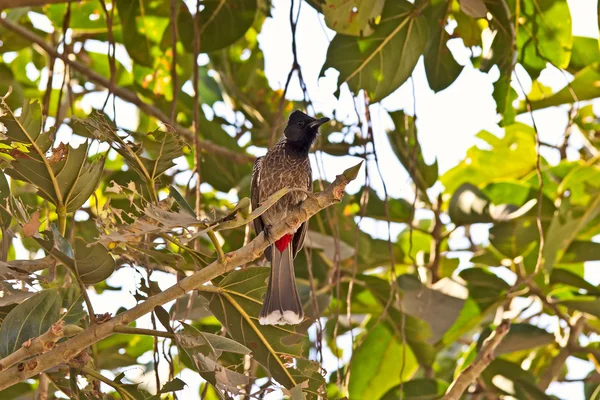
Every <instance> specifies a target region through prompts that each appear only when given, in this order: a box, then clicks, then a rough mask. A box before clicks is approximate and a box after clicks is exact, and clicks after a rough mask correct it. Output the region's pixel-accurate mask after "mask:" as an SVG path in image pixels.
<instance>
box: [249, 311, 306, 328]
mask: <svg viewBox="0 0 600 400" xmlns="http://www.w3.org/2000/svg"><path fill="white" fill-rule="evenodd" d="M258 322H259V323H260V324H261V325H297V324H299V323H300V322H302V317H301V316H300V315H298V314H296V313H295V312H294V311H289V310H288V311H284V312H283V315H282V314H281V311H279V310H277V311H273V312H271V313H270V314H269V315H265V316H264V317H260V318H259V319H258Z"/></svg>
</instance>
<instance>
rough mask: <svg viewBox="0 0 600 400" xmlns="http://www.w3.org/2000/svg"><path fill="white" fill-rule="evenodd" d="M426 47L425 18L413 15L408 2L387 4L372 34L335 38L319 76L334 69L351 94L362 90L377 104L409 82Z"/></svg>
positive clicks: (411, 7) (337, 36) (339, 35)
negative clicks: (364, 36) (359, 36)
mask: <svg viewBox="0 0 600 400" xmlns="http://www.w3.org/2000/svg"><path fill="white" fill-rule="evenodd" d="M426 44H427V22H426V20H425V18H424V17H422V16H416V15H415V13H414V12H413V6H412V4H410V3H409V2H407V1H404V0H402V1H388V2H386V3H385V6H384V8H383V11H382V15H381V23H380V24H379V25H378V26H377V27H376V28H375V32H373V34H372V35H370V36H368V37H366V38H356V37H352V36H345V35H341V34H338V35H336V36H335V38H334V39H333V40H332V41H331V43H330V45H329V49H328V50H327V59H326V61H325V65H323V69H322V70H321V75H323V74H324V73H325V71H326V70H327V69H328V68H335V69H337V70H338V71H339V72H340V76H339V78H338V79H339V80H340V81H341V82H340V83H339V84H340V85H341V84H342V83H347V84H348V86H349V87H350V90H351V91H352V92H354V93H358V91H359V90H360V89H364V90H365V91H366V92H367V93H368V95H369V98H370V100H371V101H372V102H376V101H379V100H381V99H383V98H384V97H386V96H387V95H389V94H390V93H392V92H393V91H394V90H396V89H397V88H398V87H399V86H400V85H402V84H403V83H404V82H405V81H406V80H407V79H408V77H409V76H410V74H411V73H412V70H413V69H414V67H415V65H416V64H417V61H418V59H419V57H420V56H421V54H423V51H424V50H425V45H426Z"/></svg>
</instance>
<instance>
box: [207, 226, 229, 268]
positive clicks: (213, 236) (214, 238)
mask: <svg viewBox="0 0 600 400" xmlns="http://www.w3.org/2000/svg"><path fill="white" fill-rule="evenodd" d="M206 234H207V235H208V237H209V238H210V241H211V242H212V244H213V246H215V250H216V252H217V260H219V262H220V263H224V262H225V253H223V248H222V247H221V243H219V238H218V237H217V235H216V234H215V233H214V232H213V231H212V230H209V231H206Z"/></svg>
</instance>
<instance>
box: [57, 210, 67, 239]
mask: <svg viewBox="0 0 600 400" xmlns="http://www.w3.org/2000/svg"><path fill="white" fill-rule="evenodd" d="M56 214H57V215H58V231H59V232H60V234H61V235H62V236H63V237H64V236H65V232H66V231H67V207H65V206H58V207H56Z"/></svg>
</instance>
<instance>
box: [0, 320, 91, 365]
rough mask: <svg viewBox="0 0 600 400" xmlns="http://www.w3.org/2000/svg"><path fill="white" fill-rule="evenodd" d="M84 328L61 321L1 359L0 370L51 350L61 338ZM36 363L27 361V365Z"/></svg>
mask: <svg viewBox="0 0 600 400" xmlns="http://www.w3.org/2000/svg"><path fill="white" fill-rule="evenodd" d="M81 330H82V329H81V328H80V327H78V326H76V325H67V326H65V322H64V321H59V322H57V323H55V324H52V326H51V327H50V328H49V329H48V330H47V331H46V332H45V333H44V334H42V335H40V336H38V337H36V338H33V339H29V340H28V341H26V342H25V343H23V345H22V346H21V347H20V348H19V349H18V350H17V351H15V352H14V353H11V354H9V355H8V356H6V357H4V358H3V359H1V360H0V371H2V370H5V369H6V368H9V367H11V366H13V365H15V364H16V363H19V362H21V361H24V360H25V359H26V358H27V357H30V356H34V355H36V354H40V353H44V352H46V351H49V350H51V349H52V348H53V347H54V345H55V344H56V342H58V341H59V340H60V339H61V338H63V337H64V336H68V335H74V334H75V333H77V332H78V331H81ZM32 365H34V364H33V363H31V364H30V363H27V367H30V366H32Z"/></svg>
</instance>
